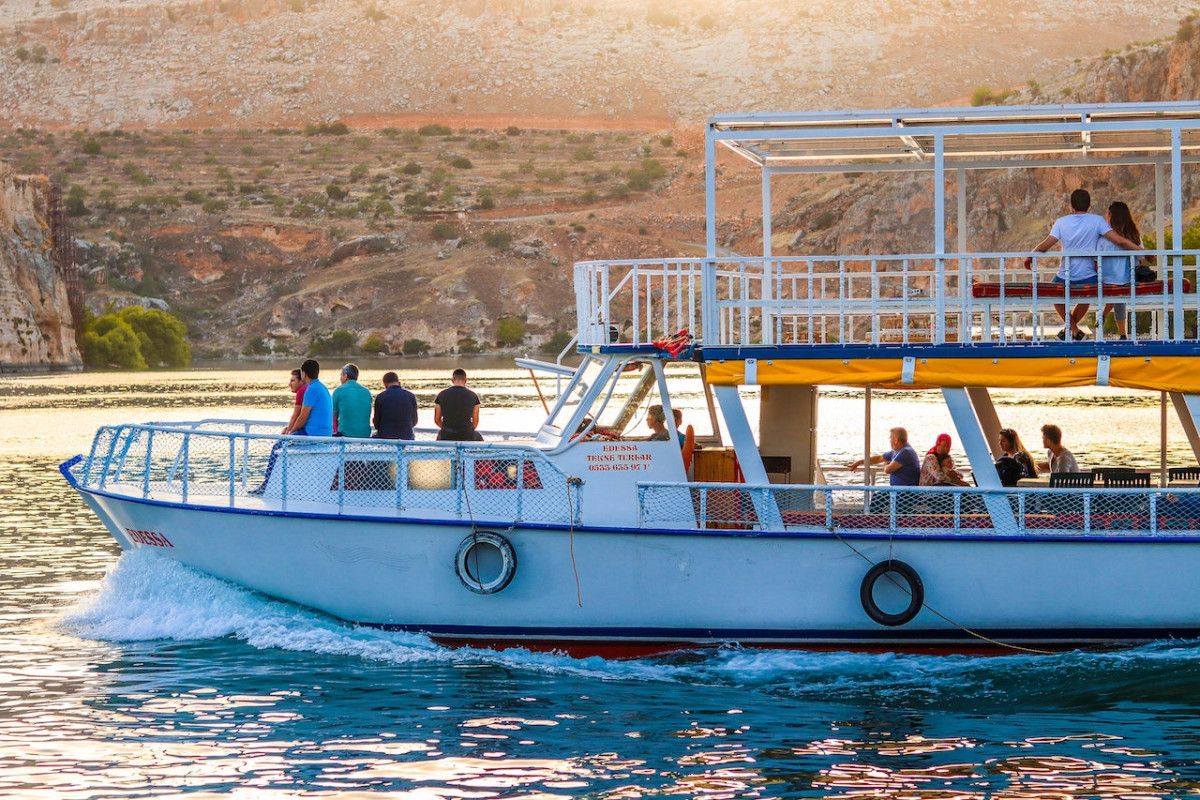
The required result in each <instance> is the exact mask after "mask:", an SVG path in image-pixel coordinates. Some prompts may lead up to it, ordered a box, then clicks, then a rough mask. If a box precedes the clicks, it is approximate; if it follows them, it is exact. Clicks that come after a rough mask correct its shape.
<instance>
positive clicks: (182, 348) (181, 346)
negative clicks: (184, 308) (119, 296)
mask: <svg viewBox="0 0 1200 800" xmlns="http://www.w3.org/2000/svg"><path fill="white" fill-rule="evenodd" d="M117 316H119V317H120V318H121V319H122V320H123V321H124V322H125V323H126V324H127V325H129V327H130V328H132V329H133V332H134V333H136V334H137V337H138V343H139V346H140V349H141V353H142V358H144V359H145V361H146V364H148V365H150V366H163V367H186V366H187V365H188V364H190V363H191V361H192V349H191V347H189V346H188V343H187V326H186V325H184V324H183V322H182V321H181V320H179V318H178V317H174V316H172V315H171V314H168V313H167V312H166V311H161V310H159V309H157V308H142V307H141V306H130V307H129V308H126V309H122V311H121V312H120V313H119V314H118V315H117Z"/></svg>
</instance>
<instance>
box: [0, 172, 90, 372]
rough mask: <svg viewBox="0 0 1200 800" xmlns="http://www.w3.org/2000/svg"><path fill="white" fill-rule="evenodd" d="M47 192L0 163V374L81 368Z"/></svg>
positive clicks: (39, 180) (35, 179)
mask: <svg viewBox="0 0 1200 800" xmlns="http://www.w3.org/2000/svg"><path fill="white" fill-rule="evenodd" d="M49 188H50V184H49V181H48V180H47V179H46V178H44V177H40V176H18V175H15V174H13V171H12V169H11V168H10V167H7V166H5V165H4V164H0V372H2V371H6V370H15V369H38V368H45V369H53V368H74V369H78V368H80V367H81V366H82V365H83V361H82V359H81V358H80V356H79V349H78V348H77V347H76V345H75V327H74V324H73V323H72V320H71V308H70V303H69V302H68V299H67V288H66V284H65V283H64V282H63V279H62V276H61V275H60V274H59V271H58V269H57V267H56V266H55V263H54V246H53V240H52V236H51V231H50V224H49V215H48V213H47V212H48V206H49V204H48V196H49Z"/></svg>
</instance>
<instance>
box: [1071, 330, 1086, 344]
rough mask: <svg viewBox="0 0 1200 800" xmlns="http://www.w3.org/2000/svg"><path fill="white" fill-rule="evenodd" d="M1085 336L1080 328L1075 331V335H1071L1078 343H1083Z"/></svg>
mask: <svg viewBox="0 0 1200 800" xmlns="http://www.w3.org/2000/svg"><path fill="white" fill-rule="evenodd" d="M1084 336H1085V334H1084V332H1083V331H1081V330H1079V329H1078V328H1076V329H1075V333H1073V334H1071V338H1072V339H1074V340H1075V341H1077V342H1080V341H1083V339H1084Z"/></svg>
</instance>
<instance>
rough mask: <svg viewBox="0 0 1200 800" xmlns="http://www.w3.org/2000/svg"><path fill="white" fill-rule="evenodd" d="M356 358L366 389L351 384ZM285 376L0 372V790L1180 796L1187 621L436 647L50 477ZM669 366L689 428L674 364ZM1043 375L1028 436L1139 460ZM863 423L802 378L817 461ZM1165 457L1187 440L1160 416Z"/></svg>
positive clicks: (1183, 788) (495, 393)
mask: <svg viewBox="0 0 1200 800" xmlns="http://www.w3.org/2000/svg"><path fill="white" fill-rule="evenodd" d="M421 363H422V366H423V367H424V366H429V367H430V368H429V369H424V368H423V369H420V370H404V371H403V373H402V374H403V377H404V381H405V383H406V385H408V386H409V388H411V389H413V390H414V391H416V392H417V394H418V397H419V399H420V400H421V401H422V412H423V418H422V421H423V422H424V423H425V424H428V423H429V421H430V420H431V417H432V412H431V411H430V410H429V409H430V403H431V402H432V397H433V394H434V393H435V392H436V391H437V390H439V389H440V388H442V387H443V386H444V385H445V379H446V374H447V372H448V370H449V367H448V366H445V365H440V364H436V365H435V364H433V363H431V362H421ZM481 364H482V362H481ZM468 369H469V370H471V373H472V380H471V383H472V386H473V387H474V388H475V389H476V390H477V391H479V392H480V394H481V395H482V397H483V401H484V412H483V425H484V427H485V428H493V429H500V428H515V427H520V426H522V425H526V426H527V425H528V424H533V423H536V421H537V420H538V418H539V412H538V409H539V408H540V403H539V401H538V398H537V394H536V392H535V390H534V389H533V388H532V386H531V385H530V384H529V382H528V380H527V377H528V375H527V373H524V372H522V371H519V370H514V369H505V368H500V367H497V366H495V365H488V364H482V365H481V366H479V367H478V368H473V367H472V366H471V365H468ZM382 371H383V369H382V367H380V368H379V369H372V370H368V371H367V372H366V373H365V376H364V382H365V383H366V384H367V385H368V386H370V387H371V388H372V389H373V390H377V389H378V383H379V380H378V379H379V376H380V374H381V373H382ZM286 377H287V371H286V369H274V368H259V369H255V370H240V371H234V370H221V371H216V370H213V371H203V370H194V371H189V372H173V373H143V374H135V375H123V374H121V375H118V374H86V375H51V376H44V377H34V376H21V377H15V378H14V377H5V378H0V420H3V425H0V464H2V465H3V467H4V468H3V469H0V512H2V513H0V534H2V535H0V564H2V568H0V796H10V797H23V798H40V797H45V798H131V797H150V796H161V795H174V794H178V793H189V794H191V795H192V796H195V797H206V796H217V795H234V796H236V797H254V798H257V797H262V798H267V797H271V798H275V797H351V796H354V797H365V796H368V795H369V794H370V795H374V794H376V793H386V794H388V795H390V796H395V797H403V798H412V799H413V800H418V799H419V800H426V799H427V798H446V799H447V800H449V799H450V798H454V799H456V800H457V799H459V798H567V797H587V798H634V797H643V796H659V797H689V798H692V797H705V798H759V797H837V798H862V797H895V798H925V799H928V800H933V799H935V798H936V799H938V800H942V799H943V798H1076V797H1078V798H1134V797H1138V798H1145V797H1158V798H1175V797H1187V796H1194V795H1198V794H1200V643H1196V642H1175V643H1161V644H1157V645H1153V646H1148V647H1143V648H1139V649H1135V650H1129V651H1123V652H1116V653H1065V654H1059V655H1053V656H1031V655H1011V656H1003V657H986V658H983V657H965V656H962V657H960V656H950V657H945V656H899V655H886V654H885V655H860V654H846V653H786V652H770V653H763V652H754V651H743V650H736V649H728V650H722V651H717V652H713V653H708V654H702V655H696V654H678V655H673V656H668V657H659V658H651V659H640V660H633V661H605V660H602V659H585V660H576V659H570V658H565V657H560V656H553V655H545V654H541V655H531V654H528V653H523V652H520V651H508V652H504V653H493V652H484V651H475V650H447V649H444V648H441V647H438V646H435V645H433V644H432V643H430V642H429V641H428V640H427V639H425V638H423V637H420V636H414V635H405V634H393V633H384V632H379V631H370V630H361V629H357V628H354V627H352V626H349V625H346V624H343V623H340V622H338V621H336V620H333V619H330V618H329V617H325V616H323V615H320V614H317V613H314V612H311V611H308V610H305V609H301V608H298V607H296V606H292V605H289V604H287V603H281V602H277V601H274V600H270V599H267V598H264V597H262V596H260V595H256V594H254V593H252V592H248V591H245V590H243V589H240V588H238V587H236V586H232V585H230V584H227V583H224V582H222V581H218V580H215V579H213V578H210V577H208V576H206V575H203V574H200V573H197V572H194V571H191V570H188V569H186V568H183V567H180V566H179V565H176V564H174V563H172V562H170V561H167V560H164V559H161V558H159V557H157V556H155V554H153V553H151V552H148V551H149V548H145V549H143V550H141V551H138V552H134V553H129V554H126V555H121V553H120V550H119V549H118V547H117V545H116V544H115V542H113V541H112V540H111V539H110V538H109V537H108V535H107V534H106V533H105V531H104V530H103V528H102V527H101V525H100V524H99V523H98V522H97V521H96V520H95V519H94V518H93V517H92V516H91V515H90V513H89V512H88V511H87V509H86V508H85V506H84V505H83V503H82V501H80V500H79V499H78V498H77V497H76V496H75V495H74V494H72V493H70V492H69V491H68V490H67V488H66V484H65V483H64V482H63V480H62V478H61V476H60V475H59V474H58V469H57V465H58V463H59V462H60V461H62V460H64V459H66V458H68V457H70V456H71V455H74V454H75V453H79V452H84V451H86V449H87V448H88V446H89V445H90V442H91V436H92V434H93V432H94V430H95V428H96V427H98V426H99V425H102V424H105V423H111V422H120V421H149V420H178V419H191V418H198V417H204V416H208V417H225V418H230V417H239V418H240V417H252V418H259V419H278V420H279V422H280V425H281V426H282V424H283V423H284V422H285V421H286V418H287V416H288V414H289V413H290V405H289V404H290V398H289V397H288V394H287V391H286ZM680 383H681V384H682V386H681V389H682V391H681V393H680V394H681V397H682V399H683V404H684V405H685V407H686V411H685V413H686V414H687V417H688V419H689V421H697V422H698V421H699V420H700V419H701V418H702V415H701V414H700V407H701V404H702V400H701V393H700V389H699V385H698V384H695V383H694V382H691V383H689V382H686V381H682V380H681V381H680ZM552 384H553V382H552V381H551V382H550V383H549V385H547V384H546V383H543V389H544V390H546V389H547V388H548V386H552ZM1062 397H1063V396H1062V395H1056V394H1053V393H1045V392H1043V393H1036V394H1034V393H1025V394H1021V393H1015V392H1014V393H1008V394H999V393H998V394H997V398H998V402H1000V403H1002V404H1003V409H1002V419H1003V420H1004V421H1005V423H1006V424H1011V425H1014V426H1015V427H1017V428H1018V429H1019V430H1020V431H1021V433H1022V434H1023V435H1024V437H1025V440H1026V444H1034V443H1036V442H1038V441H1039V438H1040V437H1039V436H1038V435H1037V430H1038V428H1039V427H1040V425H1041V424H1043V423H1044V422H1057V423H1058V424H1060V425H1061V426H1062V427H1063V429H1064V431H1065V432H1066V434H1065V436H1066V442H1067V444H1068V446H1069V447H1071V448H1072V449H1073V450H1074V451H1075V452H1076V454H1077V455H1078V456H1079V458H1080V460H1081V462H1083V463H1085V464H1089V465H1092V464H1097V463H1101V462H1113V461H1118V462H1120V463H1124V464H1130V465H1136V466H1156V465H1157V464H1158V462H1159V451H1158V431H1159V426H1160V407H1159V397H1158V396H1157V395H1148V394H1145V393H1140V394H1139V393H1133V392H1119V391H1112V392H1097V393H1095V394H1094V395H1092V396H1090V398H1089V400H1088V402H1087V403H1086V404H1085V405H1084V406H1082V407H1079V408H1068V407H1067V406H1065V405H1064V404H1063V400H1062ZM863 415H864V409H863V401H862V393H861V392H857V393H856V392H851V391H846V392H836V393H832V394H830V395H829V396H827V397H825V398H824V399H823V404H822V408H821V421H822V434H823V438H822V440H821V443H820V453H821V457H822V460H823V461H826V462H829V463H840V462H842V461H844V460H849V459H851V458H855V457H857V455H858V454H860V453H861V452H862V449H863V429H862V428H863ZM895 424H904V425H907V427H908V428H909V430H910V432H911V433H912V436H913V439H914V441H915V443H916V444H917V446H918V449H920V448H922V447H926V448H927V447H928V446H929V444H930V443H931V442H932V439H933V437H934V436H935V435H936V434H937V433H939V432H941V431H943V430H952V428H951V427H950V423H949V418H948V415H946V413H945V410H944V408H943V407H942V404H941V402H940V398H939V396H938V395H936V394H929V393H919V394H918V393H912V394H903V395H899V394H895V393H887V394H883V393H877V394H876V398H875V402H874V403H873V410H872V443H873V445H874V449H875V450H879V449H882V446H883V445H885V444H886V431H887V428H888V427H890V426H892V425H895ZM1169 458H1170V460H1171V463H1172V464H1184V463H1192V461H1193V460H1194V459H1193V458H1192V456H1191V455H1190V452H1189V451H1188V450H1187V448H1186V444H1185V441H1184V439H1183V435H1182V433H1181V432H1180V431H1179V429H1178V426H1177V425H1176V424H1174V423H1172V425H1171V427H1170V442H1169ZM720 590H721V587H719V586H717V587H714V591H720ZM1197 613H1198V614H1200V609H1198V610H1197Z"/></svg>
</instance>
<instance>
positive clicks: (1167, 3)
mask: <svg viewBox="0 0 1200 800" xmlns="http://www.w3.org/2000/svg"><path fill="white" fill-rule="evenodd" d="M1191 10H1192V6H1191V2H1190V0H1136V1H1135V0H955V2H945V0H836V1H835V0H830V2H823V3H802V4H796V3H780V2H776V0H746V1H745V2H742V3H737V4H730V3H724V2H719V0H580V2H560V0H177V1H169V2H160V1H159V0H155V1H154V2H150V0H4V2H3V3H0V74H3V75H4V76H5V80H4V81H3V82H0V124H5V123H7V124H11V125H16V126H33V127H38V128H48V127H60V128H90V129H93V130H95V129H110V128H114V127H123V128H136V127H156V128H162V127H171V126H176V127H192V128H204V127H226V126H231V125H233V126H244V127H248V128H263V127H271V126H275V125H289V126H298V125H303V124H305V123H309V122H321V121H331V120H338V119H340V120H343V121H345V122H347V123H348V124H350V125H351V126H353V127H358V128H362V127H366V126H368V125H371V124H376V125H387V124H403V122H404V120H405V118H406V117H410V116H411V115H423V116H424V117H425V118H428V117H429V115H440V116H443V117H446V118H456V117H457V118H463V117H465V118H474V119H478V118H480V117H481V116H495V117H497V118H499V119H504V120H511V119H513V118H514V117H540V118H543V119H545V118H551V117H571V118H583V120H585V122H584V123H583V124H585V125H587V124H588V123H587V122H586V121H587V120H591V121H592V122H591V123H590V124H591V126H593V127H600V126H602V125H603V124H604V122H603V121H605V120H614V119H619V120H624V121H625V122H624V124H626V125H628V124H629V122H630V121H631V120H642V121H643V125H642V126H643V127H650V128H657V127H663V126H665V125H667V124H670V123H672V122H675V121H693V122H694V121H699V120H702V119H704V118H706V117H707V116H709V115H711V114H713V113H716V112H727V111H751V110H763V109H770V110H781V109H789V110H790V109H806V108H854V107H858V108H889V107H897V106H900V107H905V106H929V105H941V104H946V103H953V102H956V101H958V102H961V101H962V100H963V99H965V98H967V97H969V96H970V94H971V92H972V91H973V90H974V89H975V88H976V87H978V86H981V85H991V86H995V87H1006V86H1023V85H1025V83H1026V81H1028V80H1031V79H1037V80H1041V79H1042V77H1043V76H1045V75H1049V74H1053V73H1055V72H1058V71H1060V70H1062V69H1064V68H1066V67H1069V65H1070V64H1071V63H1072V61H1073V60H1075V59H1090V58H1092V57H1094V56H1095V55H1096V54H1097V53H1100V52H1103V51H1104V50H1105V49H1114V50H1121V49H1124V48H1125V47H1126V46H1127V45H1128V44H1129V43H1130V42H1131V41H1148V40H1152V39H1158V38H1162V37H1165V36H1170V35H1172V34H1174V33H1175V29H1176V26H1177V25H1178V21H1179V19H1180V18H1182V17H1183V15H1184V14H1186V13H1188V12H1189V11H1191ZM1081 32H1085V33H1084V34H1083V35H1081ZM646 121H652V122H649V124H647V123H646ZM503 124H508V122H507V121H505V122H504V123H503ZM526 124H529V123H526Z"/></svg>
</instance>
